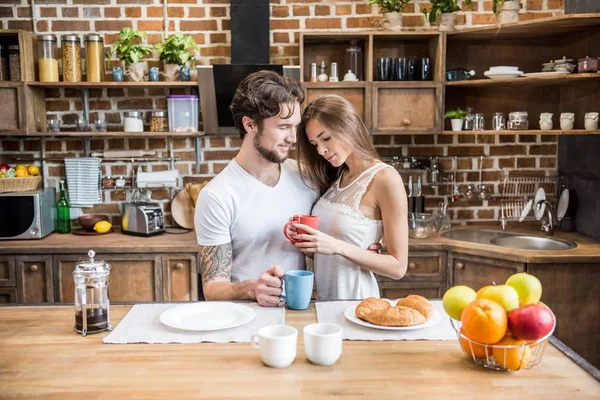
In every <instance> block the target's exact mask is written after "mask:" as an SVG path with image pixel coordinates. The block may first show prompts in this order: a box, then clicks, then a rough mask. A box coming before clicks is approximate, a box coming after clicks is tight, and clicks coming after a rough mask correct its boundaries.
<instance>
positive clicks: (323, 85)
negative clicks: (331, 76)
mask: <svg viewBox="0 0 600 400" xmlns="http://www.w3.org/2000/svg"><path fill="white" fill-rule="evenodd" d="M367 85H368V82H365V81H358V82H345V81H340V82H302V86H304V87H305V88H307V89H354V88H366V87H367Z"/></svg>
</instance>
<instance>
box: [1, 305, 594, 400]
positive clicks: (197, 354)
mask: <svg viewBox="0 0 600 400" xmlns="http://www.w3.org/2000/svg"><path fill="white" fill-rule="evenodd" d="M130 308H131V306H112V307H111V313H112V314H111V317H112V321H111V322H112V324H113V326H116V324H117V323H118V322H119V321H120V320H121V319H122V318H123V316H124V315H125V314H126V313H127V311H128V310H129V309H130ZM73 319H74V311H73V307H72V306H49V307H0V399H6V398H11V399H12V398H23V399H31V398H34V397H35V398H56V399H69V398H94V399H96V398H111V399H116V398H127V399H132V398H136V399H137V398H144V399H145V398H168V399H182V398H202V399H207V398H216V397H220V398H222V397H227V398H235V397H255V398H261V399H264V398H277V399H282V400H286V399H290V398H306V399H318V398H329V397H337V398H340V399H353V398H375V399H394V400H397V399H402V398H407V397H414V398H419V399H424V398H436V399H439V398H457V399H461V400H462V399H470V398H473V399H475V398H486V399H489V398H498V399H505V400H514V399H520V398H527V399H531V398H545V399H557V398H568V399H572V400H574V399H589V398H596V399H598V398H600V382H598V381H597V380H596V379H594V378H593V377H592V376H591V375H589V374H588V373H587V372H585V371H584V370H583V369H582V368H580V367H579V366H578V365H577V364H575V363H574V362H573V361H571V359H569V358H568V357H567V356H565V355H564V354H563V353H561V352H560V351H559V350H557V349H556V348H555V347H553V346H548V347H547V349H546V354H545V355H544V359H543V360H542V363H541V364H540V365H538V366H536V367H534V368H533V369H532V370H529V371H522V372H518V373H503V372H496V371H489V370H486V369H484V368H482V367H480V366H478V365H475V364H474V363H473V362H472V361H471V360H470V359H468V358H467V357H466V356H465V355H464V354H463V353H462V351H461V350H460V348H459V344H458V342H456V341H446V342H442V341H382V342H367V341H345V342H344V344H343V354H342V357H341V358H340V360H339V361H338V362H337V363H336V364H334V365H333V366H329V367H324V366H317V365H313V364H311V363H310V362H309V361H308V360H307V358H306V355H305V354H304V349H303V340H302V334H301V328H302V327H303V326H305V325H307V324H309V323H312V322H315V321H316V313H315V308H314V305H311V306H310V307H309V309H308V310H306V311H290V310H286V321H287V323H288V324H289V325H293V326H295V327H296V328H298V329H299V331H300V334H299V335H298V339H299V344H298V356H297V357H296V360H295V361H294V363H293V364H292V365H291V366H290V367H288V368H284V369H273V368H269V367H266V366H264V365H263V364H262V363H261V361H260V358H259V355H258V351H256V350H254V349H253V348H251V347H250V344H249V343H227V344H215V343H202V344H127V345H114V344H111V345H109V344H103V343H102V338H103V336H105V335H106V333H101V334H97V335H89V336H87V337H82V336H80V335H78V334H77V333H75V332H74V331H73V330H72V327H73Z"/></svg>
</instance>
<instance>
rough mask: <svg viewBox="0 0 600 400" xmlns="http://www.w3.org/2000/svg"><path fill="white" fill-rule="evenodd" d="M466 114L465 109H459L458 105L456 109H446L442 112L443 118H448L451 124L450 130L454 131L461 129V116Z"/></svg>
mask: <svg viewBox="0 0 600 400" xmlns="http://www.w3.org/2000/svg"><path fill="white" fill-rule="evenodd" d="M465 115H467V112H466V111H465V110H461V109H460V107H458V108H457V109H456V110H448V111H446V114H444V118H445V119H450V123H451V124H452V130H453V131H454V132H460V131H462V124H463V118H464V117H465Z"/></svg>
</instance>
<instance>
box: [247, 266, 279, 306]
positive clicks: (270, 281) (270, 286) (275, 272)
mask: <svg viewBox="0 0 600 400" xmlns="http://www.w3.org/2000/svg"><path fill="white" fill-rule="evenodd" d="M284 275H285V274H284V273H283V271H282V270H281V268H279V266H277V265H276V266H274V267H271V268H269V269H268V270H266V271H265V272H263V273H262V274H261V275H260V277H259V278H258V282H257V284H256V287H255V289H254V293H255V295H256V301H257V302H258V304H259V305H261V306H263V307H277V306H278V305H279V304H280V303H281V299H280V298H279V296H281V279H280V278H283V276H284Z"/></svg>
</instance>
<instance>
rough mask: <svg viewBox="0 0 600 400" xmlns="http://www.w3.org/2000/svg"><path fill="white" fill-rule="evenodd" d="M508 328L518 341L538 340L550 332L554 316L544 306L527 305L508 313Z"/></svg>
mask: <svg viewBox="0 0 600 400" xmlns="http://www.w3.org/2000/svg"><path fill="white" fill-rule="evenodd" d="M508 327H509V329H510V331H511V332H512V334H513V336H515V337H517V338H519V339H522V340H538V339H540V338H543V337H544V336H546V335H547V334H549V333H550V332H552V328H553V327H554V316H553V315H552V312H550V310H549V309H548V307H546V306H545V305H542V304H529V305H526V306H523V307H519V308H515V309H514V310H512V311H511V312H509V313H508Z"/></svg>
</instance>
